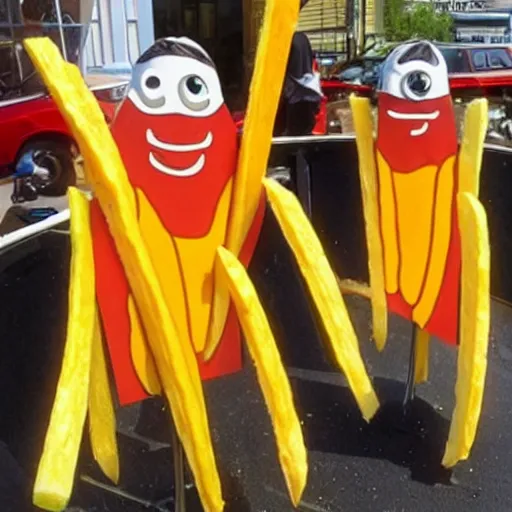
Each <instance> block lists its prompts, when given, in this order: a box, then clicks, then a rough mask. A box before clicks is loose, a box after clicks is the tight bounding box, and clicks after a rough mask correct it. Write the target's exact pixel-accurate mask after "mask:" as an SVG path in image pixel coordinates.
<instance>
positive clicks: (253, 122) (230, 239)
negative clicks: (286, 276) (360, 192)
mask: <svg viewBox="0 0 512 512" xmlns="http://www.w3.org/2000/svg"><path fill="white" fill-rule="evenodd" d="M298 18H299V1H298V0H267V1H266V2H265V15H264V18H263V25H262V27H261V32H260V38H259V43H258V48H257V51H256V60H255V64H254V72H253V76H252V80H251V87H250V91H249V103H248V106H247V115H246V118H245V121H244V132H243V137H242V144H241V148H240V155H239V158H238V168H237V171H236V175H235V182H234V187H233V199H232V205H231V217H230V220H229V224H228V232H227V242H226V247H227V248H228V249H229V250H230V251H231V252H233V253H234V254H239V253H240V250H241V248H242V246H243V243H244V240H245V237H246V236H247V233H248V232H249V228H250V227H251V224H252V222H253V220H254V216H255V215H256V211H257V209H258V204H259V202H260V199H261V192H262V184H261V180H262V179H263V177H264V176H265V175H266V172H267V163H268V157H269V154H270V147H271V145H272V134H273V130H274V119H275V117H276V112H277V108H278V105H279V100H280V98H281V90H282V86H283V79H284V75H285V71H286V65H287V62H288V55H289V53H290V46H291V41H292V37H293V33H294V31H295V26H296V24H297V21H298ZM219 280H220V277H219V276H218V275H216V274H215V276H214V282H215V283H216V282H217V281H219ZM228 310H229V293H228V291H227V290H226V289H223V288H221V287H220V286H217V285H215V294H214V298H213V306H212V314H211V320H210V322H211V323H210V328H209V333H208V338H207V341H206V345H205V351H204V354H203V355H204V358H205V359H207V360H208V359H210V358H211V356H212V355H213V354H214V353H215V350H216V348H217V346H218V344H219V342H220V339H221V337H222V333H223V331H224V325H225V323H226V318H227V315H228Z"/></svg>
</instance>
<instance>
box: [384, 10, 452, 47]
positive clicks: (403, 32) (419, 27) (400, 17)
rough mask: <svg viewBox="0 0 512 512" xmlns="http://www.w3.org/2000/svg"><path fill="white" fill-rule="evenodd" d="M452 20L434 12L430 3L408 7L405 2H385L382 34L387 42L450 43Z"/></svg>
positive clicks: (443, 14) (447, 16) (446, 14)
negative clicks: (423, 41)
mask: <svg viewBox="0 0 512 512" xmlns="http://www.w3.org/2000/svg"><path fill="white" fill-rule="evenodd" d="M452 27H453V20H452V17H451V16H450V15H449V14H448V13H439V12H436V10H435V8H434V6H433V5H432V4H431V3H423V2H422V3H415V4H413V5H412V6H409V5H408V2H407V1H406V0H385V6H384V34H385V36H386V39H387V40H388V41H406V40H408V39H415V38H417V39H429V40H432V41H451V40H452V37H453V32H452Z"/></svg>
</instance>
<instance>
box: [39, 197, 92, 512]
mask: <svg viewBox="0 0 512 512" xmlns="http://www.w3.org/2000/svg"><path fill="white" fill-rule="evenodd" d="M68 195H69V207H70V210H71V270H70V277H69V315H68V324H67V333H66V345H65V348H64V357H63V361H62V369H61V373H60V377H59V381H58V384H57V392H56V396H55V402H54V404H53V409H52V412H51V416H50V424H49V426H48V431H47V434H46V438H45V442H44V448H43V454H42V457H41V460H40V462H39V467H38V469H37V476H36V481H35V484H34V492H33V501H34V504H35V505H36V506H37V507H39V508H42V509H44V510H51V511H60V510H64V509H65V508H66V506H67V504H68V501H69V499H70V497H71V492H72V488H73V481H74V476H75V471H76V464H77V459H78V452H79V449H80V443H81V440H82V433H83V430H84V423H85V417H86V414H87V401H88V396H89V379H90V373H91V353H92V342H93V335H94V321H95V308H96V294H95V284H94V257H93V252H92V239H91V226H90V220H89V201H88V199H87V198H86V197H85V195H83V194H82V193H81V192H80V191H78V190H77V189H76V188H70V189H69V192H68Z"/></svg>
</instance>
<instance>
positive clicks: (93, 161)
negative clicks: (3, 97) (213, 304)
mask: <svg viewBox="0 0 512 512" xmlns="http://www.w3.org/2000/svg"><path fill="white" fill-rule="evenodd" d="M25 47H26V48H27V51H28V53H29V56H30V58H31V60H32V62H33V63H34V65H35V66H36V68H37V70H38V71H39V73H40V74H41V76H42V78H43V79H44V82H45V84H46V85H47V87H48V89H49V91H50V93H51V94H52V96H53V98H54V100H55V102H56V103H57V105H58V107H59V110H60V112H61V114H62V115H63V116H64V118H65V120H66V121H67V123H68V125H69V127H70V129H71V131H72V133H73V136H74V138H75V140H76V141H77V143H78V146H79V148H80V152H81V153H82V155H83V157H84V163H85V177H86V180H87V182H88V183H89V184H90V185H92V187H93V191H94V194H95V196H96V197H97V198H98V200H99V203H100V206H101V208H102V210H103V213H104V214H105V217H106V219H107V222H108V225H109V228H110V233H111V234H112V237H113V239H114V242H115V244H116V248H117V252H118V254H119V256H120V259H121V262H122V264H123V267H124V269H125V272H126V276H127V279H128V282H129V285H130V289H131V291H132V293H133V297H134V299H135V302H136V305H137V308H138V311H139V313H140V316H141V320H142V322H143V325H144V328H145V330H146V333H147V339H148V343H149V345H150V349H151V351H152V353H153V356H154V359H155V364H156V366H157V371H158V373H159V375H160V378H161V381H162V387H163V389H164V392H165V395H166V398H167V400H168V401H169V404H170V406H171V411H172V415H173V418H174V422H175V424H176V430H177V432H178V436H179V438H180V440H181V442H182V444H183V447H184V449H185V453H186V455H187V458H188V461H189V463H190V466H191V469H192V472H193V474H194V477H195V481H196V484H197V488H198V491H199V495H200V497H201V501H202V503H203V507H204V508H205V509H206V510H208V511H209V512H210V511H211V512H216V511H221V510H223V508H224V502H223V500H222V493H221V487H220V479H219V475H218V472H217V466H216V463H215V457H214V454H213V447H212V442H211V437H210V431H209V428H208V420H207V416H206V407H205V403H204V395H203V392H202V387H201V382H200V377H199V370H198V367H197V363H196V364H191V361H193V360H194V358H195V354H194V352H193V349H192V346H191V345H190V344H189V343H181V342H180V340H179V338H178V335H177V331H176V327H175V325H174V322H173V320H172V317H171V314H170V312H169V310H168V308H167V305H166V301H165V298H164V295H163V292H162V289H161V286H160V283H159V281H158V278H157V276H156V273H155V270H154V268H153V265H152V263H151V258H150V256H149V253H148V250H147V248H146V245H145V244H144V240H143V238H142V235H141V232H140V229H139V225H138V220H137V214H136V213H137V212H136V209H135V196H134V192H133V189H132V188H131V186H130V183H129V181H128V177H127V174H126V170H125V168H124V165H123V162H122V159H121V155H120V154H119V150H118V148H117V146H116V144H115V142H114V140H113V137H112V134H111V133H110V130H109V128H108V126H107V124H106V122H105V119H104V116H103V115H102V113H101V109H100V107H99V105H98V103H97V101H96V99H95V97H94V95H93V94H92V92H91V91H90V90H89V89H88V88H87V86H86V85H85V83H84V81H83V78H82V76H81V75H80V71H79V70H78V68H77V67H76V66H73V65H70V64H67V63H66V62H65V61H64V60H63V59H62V57H61V55H60V53H59V50H58V49H57V47H56V46H55V45H54V44H53V43H52V42H51V41H50V40H49V39H46V38H44V39H41V38H31V39H26V40H25Z"/></svg>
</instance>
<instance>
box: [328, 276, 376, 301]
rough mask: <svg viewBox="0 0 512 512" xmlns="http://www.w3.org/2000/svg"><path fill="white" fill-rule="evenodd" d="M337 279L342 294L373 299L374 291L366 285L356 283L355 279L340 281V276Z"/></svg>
mask: <svg viewBox="0 0 512 512" xmlns="http://www.w3.org/2000/svg"><path fill="white" fill-rule="evenodd" d="M336 279H337V280H338V286H339V287H340V290H341V293H342V294H344V295H359V296H360V297H364V298H365V299H371V298H372V290H371V289H370V287H369V286H368V285H367V284H366V283H361V282H359V281H354V280H353V279H340V278H339V277H338V276H336Z"/></svg>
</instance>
